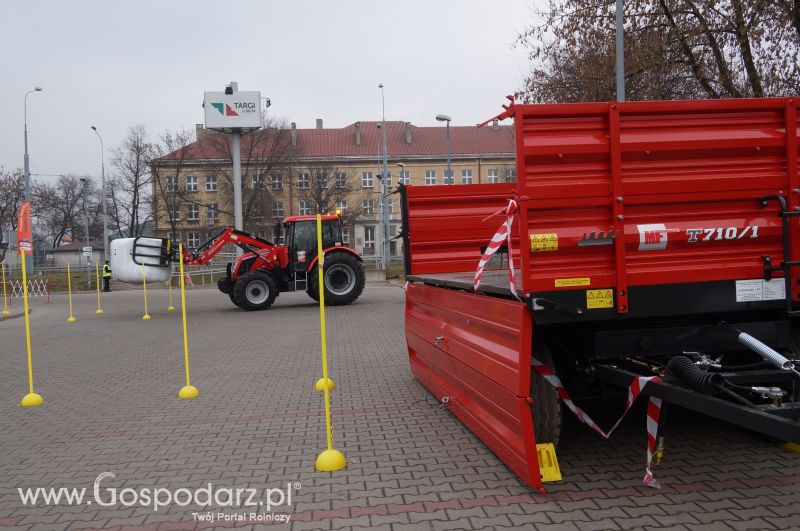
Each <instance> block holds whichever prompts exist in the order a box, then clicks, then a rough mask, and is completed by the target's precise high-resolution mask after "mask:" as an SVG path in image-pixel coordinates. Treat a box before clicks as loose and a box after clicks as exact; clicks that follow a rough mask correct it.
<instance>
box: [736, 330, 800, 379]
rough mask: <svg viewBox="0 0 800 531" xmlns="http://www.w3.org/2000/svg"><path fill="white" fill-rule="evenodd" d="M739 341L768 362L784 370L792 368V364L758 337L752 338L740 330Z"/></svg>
mask: <svg viewBox="0 0 800 531" xmlns="http://www.w3.org/2000/svg"><path fill="white" fill-rule="evenodd" d="M739 343H741V344H742V345H744V346H746V347H747V348H749V349H750V350H752V351H753V352H755V353H756V354H758V355H759V356H761V357H762V358H764V359H765V360H767V361H768V362H770V363H772V364H773V365H775V366H776V367H779V368H781V369H783V370H784V371H791V370H792V369H794V364H793V363H792V362H791V361H790V360H788V359H787V358H786V357H784V356H783V355H782V354H780V353H779V352H777V351H775V350H773V349H772V348H770V347H769V346H767V345H765V344H764V343H762V342H761V341H759V340H758V339H756V338H754V337H753V336H751V335H750V334H745V333H744V332H741V333H740V334H739Z"/></svg>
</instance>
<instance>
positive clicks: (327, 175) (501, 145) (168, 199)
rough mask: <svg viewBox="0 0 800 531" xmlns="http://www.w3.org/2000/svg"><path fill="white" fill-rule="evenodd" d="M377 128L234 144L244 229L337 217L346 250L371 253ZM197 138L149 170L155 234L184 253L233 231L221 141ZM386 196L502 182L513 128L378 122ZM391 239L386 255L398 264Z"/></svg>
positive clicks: (299, 132)
mask: <svg viewBox="0 0 800 531" xmlns="http://www.w3.org/2000/svg"><path fill="white" fill-rule="evenodd" d="M382 135H383V131H382V130H381V122H374V121H371V122H355V123H352V124H349V125H347V126H345V127H342V128H331V129H325V128H324V127H323V122H322V120H320V119H318V120H317V123H316V127H314V128H313V129H300V128H297V127H296V125H295V124H294V123H292V124H291V125H290V126H289V127H266V128H264V129H261V130H258V131H255V132H252V133H249V134H245V135H243V136H242V141H241V160H242V183H243V188H244V190H243V214H244V225H245V226H244V229H245V230H247V231H249V232H252V233H254V234H257V235H259V236H262V237H265V238H268V239H274V237H275V235H276V232H275V230H276V229H275V224H276V222H279V221H280V220H282V219H283V218H284V217H286V216H289V215H296V214H313V213H316V211H318V210H321V211H323V212H333V211H335V210H339V211H341V212H342V216H343V224H344V229H345V231H344V232H345V234H346V243H348V244H349V245H350V246H351V247H354V248H356V249H357V250H358V251H359V252H360V253H362V254H363V255H364V256H365V257H369V256H370V255H375V254H379V253H380V249H381V241H380V219H381V211H380V208H381V202H380V184H381V183H380V180H381V172H382V171H383V159H382V157H383V138H382ZM196 136H197V140H196V141H195V142H193V143H191V144H188V145H186V146H185V147H183V148H182V149H178V150H175V151H173V152H172V153H169V154H167V155H165V156H164V157H162V158H161V159H159V160H158V161H156V163H155V164H154V166H153V175H154V178H153V198H154V199H155V200H154V202H153V203H154V210H155V216H154V217H155V220H156V227H155V232H156V233H157V234H162V235H171V236H172V237H174V238H178V239H181V240H182V241H184V242H185V243H186V244H187V245H188V246H189V247H193V246H196V245H198V244H199V243H202V242H203V241H205V239H206V238H207V237H210V236H211V235H213V234H214V233H216V232H217V231H219V230H220V229H221V228H223V227H228V226H232V225H233V215H232V214H233V206H232V195H233V194H232V187H231V166H232V163H231V142H230V137H229V136H228V135H225V134H223V133H217V132H214V131H210V130H207V129H204V128H203V127H202V125H198V126H197V129H196ZM386 141H387V142H386V143H387V155H388V156H387V158H388V179H387V181H388V182H387V184H388V189H389V190H390V191H393V190H395V189H396V187H397V185H398V184H399V183H401V182H402V183H404V184H411V185H415V186H443V185H458V184H471V183H486V182H507V181H511V180H514V179H515V178H516V173H515V171H516V167H515V163H514V129H513V127H512V126H508V125H499V124H498V123H497V122H493V123H491V124H489V125H487V126H486V127H481V128H478V127H475V126H450V160H451V167H452V173H448V170H447V159H448V143H447V129H446V127H445V126H439V127H418V126H415V125H413V124H411V123H409V122H400V121H389V122H386ZM388 209H389V213H390V231H389V234H390V237H391V236H393V235H394V234H396V233H397V230H398V226H399V223H400V208H399V198H398V196H396V195H390V196H389V201H388ZM400 245H401V244H400V240H395V241H393V242H391V243H390V246H391V251H390V252H391V255H392V256H393V257H397V258H399V257H400V256H402V249H401V247H400Z"/></svg>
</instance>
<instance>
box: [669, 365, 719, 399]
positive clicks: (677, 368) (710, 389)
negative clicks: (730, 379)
mask: <svg viewBox="0 0 800 531" xmlns="http://www.w3.org/2000/svg"><path fill="white" fill-rule="evenodd" d="M667 371H669V374H671V375H673V376H675V377H676V378H679V379H680V380H682V381H683V382H685V383H686V384H687V385H688V386H689V387H691V388H692V389H694V390H696V391H700V392H701V393H706V394H709V395H714V396H719V395H721V394H722V393H723V392H724V387H723V384H724V383H725V378H724V377H723V376H722V375H721V374H719V373H716V372H706V371H704V370H702V369H701V368H700V367H698V366H697V365H695V364H694V362H693V361H692V360H690V359H689V358H687V357H686V356H674V357H673V358H671V359H670V360H669V361H668V362H667Z"/></svg>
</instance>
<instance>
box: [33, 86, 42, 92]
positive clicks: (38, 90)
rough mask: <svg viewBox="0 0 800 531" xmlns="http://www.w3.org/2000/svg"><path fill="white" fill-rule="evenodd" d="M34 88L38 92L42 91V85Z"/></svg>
mask: <svg viewBox="0 0 800 531" xmlns="http://www.w3.org/2000/svg"><path fill="white" fill-rule="evenodd" d="M33 90H35V91H36V92H41V91H42V87H33Z"/></svg>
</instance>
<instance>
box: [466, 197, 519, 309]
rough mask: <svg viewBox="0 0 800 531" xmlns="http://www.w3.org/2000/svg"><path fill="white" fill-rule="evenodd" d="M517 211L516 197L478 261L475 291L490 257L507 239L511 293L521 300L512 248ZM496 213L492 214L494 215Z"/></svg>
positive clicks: (510, 203) (506, 209)
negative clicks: (512, 234) (512, 232)
mask: <svg viewBox="0 0 800 531" xmlns="http://www.w3.org/2000/svg"><path fill="white" fill-rule="evenodd" d="M502 213H503V210H499V211H498V212H497V213H496V214H502ZM516 213H517V202H516V201H515V200H514V199H509V200H508V206H507V207H506V208H505V214H506V220H505V221H504V222H503V224H502V225H500V228H498V229H497V232H495V233H494V236H492V239H491V241H490V242H489V245H488V246H487V247H486V251H485V252H484V253H483V256H481V260H480V262H478V269H477V271H475V283H474V289H475V291H478V286H479V285H480V283H481V276H482V275H483V269H484V268H485V267H486V264H487V263H489V259H490V258H491V257H492V255H494V253H496V252H497V250H498V249H500V247H501V246H502V245H503V240H505V241H506V248H507V249H508V283H509V286H510V288H511V294H512V295H513V296H514V298H515V299H517V300H520V298H519V296H517V281H516V278H515V274H514V258H513V251H512V249H511V227H512V226H513V225H514V216H515V215H516ZM496 214H492V216H494V215H496ZM492 216H489V217H492ZM487 219H488V218H487Z"/></svg>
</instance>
